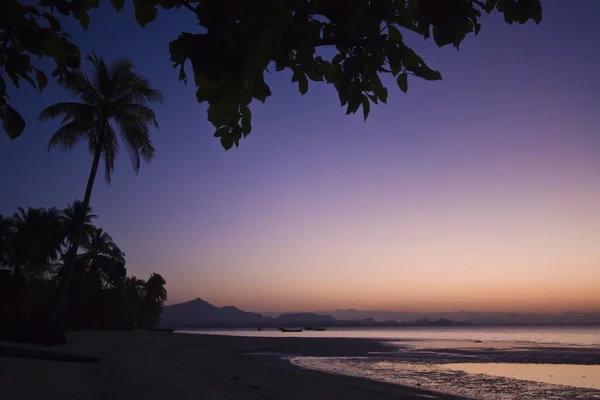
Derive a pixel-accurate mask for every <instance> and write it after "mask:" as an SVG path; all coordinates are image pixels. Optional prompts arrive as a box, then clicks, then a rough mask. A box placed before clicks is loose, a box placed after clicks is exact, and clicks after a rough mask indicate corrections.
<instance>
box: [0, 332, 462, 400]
mask: <svg viewBox="0 0 600 400" xmlns="http://www.w3.org/2000/svg"><path fill="white" fill-rule="evenodd" d="M68 341H69V343H68V344H67V345H63V346H57V347H56V350H57V351H61V352H65V353H74V354H80V355H86V356H97V357H100V358H101V361H100V362H99V363H92V364H80V363H66V362H56V361H48V360H35V359H24V358H9V357H0V370H1V371H3V373H2V374H0V387H2V393H3V395H4V396H3V398H7V399H11V400H12V399H33V398H45V399H48V400H55V399H56V400H59V399H60V400H70V399H73V400H75V399H108V398H110V399H123V400H125V399H127V400H130V399H131V398H143V399H144V400H153V399H157V400H158V399H166V398H169V399H198V398H202V399H203V400H213V399H215V400H216V399H219V400H220V399H224V398H227V399H249V400H267V399H271V400H275V399H282V400H283V399H285V400H288V399H289V400H300V399H307V398H311V399H332V398H333V399H336V398H343V399H345V400H346V399H347V400H359V399H360V400H362V399H365V398H370V399H382V400H392V399H395V400H397V399H398V398H402V399H405V400H423V399H424V398H428V399H433V400H435V399H437V400H465V398H464V397H459V396H453V395H447V394H442V393H437V392H433V391H428V390H423V389H419V388H412V387H405V386H401V385H397V384H391V383H382V382H377V381H373V380H369V379H366V378H362V377H351V376H341V375H334V374H329V373H326V372H320V371H312V370H308V369H305V368H300V367H297V366H295V365H293V364H292V363H290V362H289V361H287V360H284V359H281V357H280V356H279V355H253V353H257V352H272V353H277V354H281V353H285V354H289V355H301V354H302V355H309V356H310V355H313V356H325V357H342V356H351V357H352V356H355V357H359V356H364V355H367V354H368V353H369V352H370V351H384V350H389V347H387V346H385V345H382V344H380V343H377V342H376V341H374V340H368V339H342V340H340V339H326V340H321V339H315V340H311V339H304V338H280V339H274V338H244V337H226V336H213V335H187V334H175V333H164V332H150V331H139V330H138V331H131V332H110V331H103V332H94V331H88V332H72V333H69V334H68Z"/></svg>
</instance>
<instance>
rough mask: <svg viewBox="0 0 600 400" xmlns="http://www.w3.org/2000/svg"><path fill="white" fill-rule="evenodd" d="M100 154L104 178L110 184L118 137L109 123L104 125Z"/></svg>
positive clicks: (117, 151) (117, 148)
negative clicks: (102, 158)
mask: <svg viewBox="0 0 600 400" xmlns="http://www.w3.org/2000/svg"><path fill="white" fill-rule="evenodd" d="M102 147H103V151H102V155H103V156H104V179H106V183H108V184H109V185H110V177H111V175H112V172H113V171H114V169H115V160H116V159H117V154H118V153H119V139H118V138H117V135H116V133H115V130H114V129H113V127H112V126H111V125H110V124H107V125H106V131H105V132H104V137H103V139H102Z"/></svg>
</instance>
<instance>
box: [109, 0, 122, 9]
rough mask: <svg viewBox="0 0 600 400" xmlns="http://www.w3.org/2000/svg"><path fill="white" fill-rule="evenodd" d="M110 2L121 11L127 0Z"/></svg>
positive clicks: (111, 0) (112, 0)
mask: <svg viewBox="0 0 600 400" xmlns="http://www.w3.org/2000/svg"><path fill="white" fill-rule="evenodd" d="M110 3H111V4H112V5H113V7H114V8H115V10H117V11H121V9H122V8H123V6H124V5H125V0H110Z"/></svg>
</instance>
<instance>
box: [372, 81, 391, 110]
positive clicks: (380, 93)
mask: <svg viewBox="0 0 600 400" xmlns="http://www.w3.org/2000/svg"><path fill="white" fill-rule="evenodd" d="M371 90H372V91H373V93H375V95H376V96H377V97H378V98H379V100H381V101H382V102H384V103H385V102H387V98H388V90H387V89H386V88H385V87H384V86H383V84H382V83H381V80H380V79H379V77H378V76H377V74H375V75H374V76H373V79H372V80H371Z"/></svg>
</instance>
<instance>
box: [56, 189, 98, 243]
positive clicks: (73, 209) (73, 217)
mask: <svg viewBox="0 0 600 400" xmlns="http://www.w3.org/2000/svg"><path fill="white" fill-rule="evenodd" d="M61 217H62V218H61V220H62V224H63V229H64V231H65V239H66V240H67V244H69V245H70V244H71V243H73V241H74V239H75V236H76V235H77V231H78V230H79V229H81V235H80V237H79V243H80V244H83V243H87V242H89V240H90V237H91V236H92V233H93V232H94V229H95V227H94V224H93V223H92V220H94V219H96V218H98V216H97V215H96V214H92V208H91V207H89V206H88V207H87V209H84V208H83V202H81V201H80V200H75V201H73V203H71V204H67V207H66V208H65V209H64V210H62V216H61ZM82 220H83V222H82ZM82 225H83V227H81V228H80V226H82ZM69 247H70V246H69Z"/></svg>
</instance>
